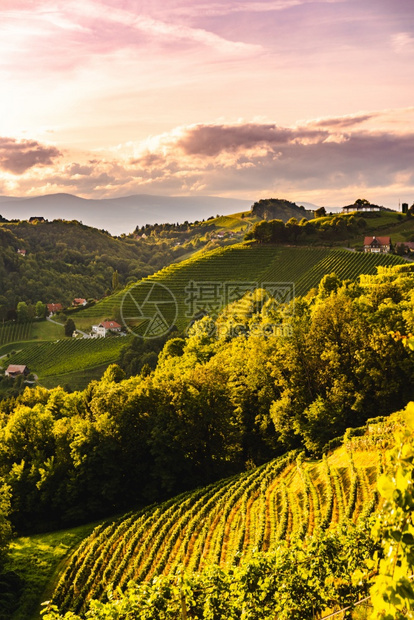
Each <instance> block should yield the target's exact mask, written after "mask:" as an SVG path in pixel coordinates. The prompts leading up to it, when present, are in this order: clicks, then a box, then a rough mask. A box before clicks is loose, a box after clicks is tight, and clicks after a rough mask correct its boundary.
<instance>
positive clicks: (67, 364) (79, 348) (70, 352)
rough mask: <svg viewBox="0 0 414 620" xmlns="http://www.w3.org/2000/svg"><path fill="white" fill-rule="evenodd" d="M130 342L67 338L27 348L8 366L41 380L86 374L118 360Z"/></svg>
mask: <svg viewBox="0 0 414 620" xmlns="http://www.w3.org/2000/svg"><path fill="white" fill-rule="evenodd" d="M128 340H129V338H125V337H124V338H82V339H79V340H76V339H75V338H68V339H66V340H57V341H55V342H44V343H42V344H33V345H31V346H29V347H26V348H25V349H24V350H23V351H21V352H20V353H17V354H16V355H14V356H12V357H11V358H10V359H9V360H8V363H10V364H23V365H26V366H28V367H29V369H30V371H31V372H34V373H35V374H37V375H38V376H39V378H42V377H45V376H47V377H49V376H55V375H62V374H66V373H70V372H74V371H77V370H79V369H82V370H86V369H88V368H95V367H97V366H101V365H103V364H110V363H111V362H114V361H116V360H117V359H118V357H119V353H120V351H121V349H122V347H124V346H125V345H126V344H127V342H128Z"/></svg>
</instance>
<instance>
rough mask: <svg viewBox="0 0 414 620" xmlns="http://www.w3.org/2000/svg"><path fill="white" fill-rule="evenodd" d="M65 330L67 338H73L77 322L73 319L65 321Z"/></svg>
mask: <svg viewBox="0 0 414 620" xmlns="http://www.w3.org/2000/svg"><path fill="white" fill-rule="evenodd" d="M63 328H64V330H65V336H67V337H69V338H70V337H71V336H72V335H73V332H74V331H75V329H76V325H75V321H74V320H73V319H70V318H69V319H67V320H66V321H65V324H64V326H63Z"/></svg>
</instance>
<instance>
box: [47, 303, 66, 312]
mask: <svg viewBox="0 0 414 620" xmlns="http://www.w3.org/2000/svg"><path fill="white" fill-rule="evenodd" d="M46 307H47V311H48V313H49V314H56V312H61V311H62V310H63V306H62V304H46Z"/></svg>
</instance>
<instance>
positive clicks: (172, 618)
mask: <svg viewBox="0 0 414 620" xmlns="http://www.w3.org/2000/svg"><path fill="white" fill-rule="evenodd" d="M373 551H374V546H373V543H372V541H371V540H370V538H369V536H368V535H367V532H366V530H364V528H361V527H356V528H355V527H349V526H348V528H347V529H339V530H338V531H337V532H331V533H327V534H322V535H320V536H317V537H315V538H314V539H312V540H309V541H308V542H307V544H306V546H303V544H302V543H301V544H296V545H293V546H292V547H291V548H287V547H286V545H284V544H283V543H282V544H280V546H279V548H278V549H277V550H276V551H274V552H272V553H268V554H263V553H257V552H254V553H252V555H251V556H250V557H248V558H247V559H246V560H244V561H243V562H241V563H240V564H239V565H233V566H231V567H228V568H227V569H220V568H219V567H217V566H214V565H212V566H210V567H209V568H208V569H207V570H205V571H203V572H201V573H189V572H187V571H185V570H184V571H183V572H179V573H178V574H177V575H169V576H165V577H156V578H154V579H153V580H152V582H150V583H140V584H134V583H133V582H131V583H130V584H129V586H128V588H127V590H126V592H125V593H124V594H122V593H121V592H120V591H119V590H115V591H113V592H110V593H109V596H108V599H109V600H108V602H106V603H105V602H99V601H96V600H94V601H92V602H91V603H90V606H89V610H88V611H86V614H85V615H84V614H83V613H82V617H84V618H95V619H96V620H103V619H104V618H106V619H107V618H118V619H119V620H121V619H124V620H126V619H127V618H131V619H136V620H138V619H140V620H141V619H144V618H147V619H148V620H157V619H159V620H176V619H177V618H179V617H181V618H186V617H187V618H194V619H198V620H202V619H204V620H212V619H215V620H236V619H237V620H240V619H243V620H268V618H274V617H277V618H278V619H280V620H303V618H313V617H316V616H317V615H320V614H321V612H322V611H323V610H326V609H328V608H332V607H334V606H343V605H345V604H347V603H349V602H352V601H353V600H355V598H356V597H358V595H360V594H361V592H364V585H362V584H360V583H355V581H354V580H353V572H354V571H355V569H356V568H357V567H358V568H360V567H363V566H364V565H365V562H366V561H367V560H368V559H369V556H370V555H371V554H372V553H373ZM63 617H64V618H65V619H66V620H69V618H71V619H72V620H75V619H78V618H79V617H80V616H78V615H76V614H73V613H72V612H68V613H67V614H66V615H65V616H62V615H60V614H59V612H58V609H57V607H56V606H55V605H54V604H51V603H48V604H46V605H45V609H44V616H43V618H44V620H59V619H61V618H63Z"/></svg>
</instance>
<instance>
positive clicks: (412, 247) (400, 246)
mask: <svg viewBox="0 0 414 620" xmlns="http://www.w3.org/2000/svg"><path fill="white" fill-rule="evenodd" d="M395 248H396V250H397V251H398V250H399V251H401V252H403V253H404V254H412V253H413V252H414V241H399V242H398V243H396V244H395Z"/></svg>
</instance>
